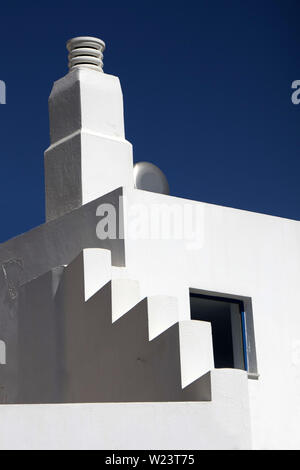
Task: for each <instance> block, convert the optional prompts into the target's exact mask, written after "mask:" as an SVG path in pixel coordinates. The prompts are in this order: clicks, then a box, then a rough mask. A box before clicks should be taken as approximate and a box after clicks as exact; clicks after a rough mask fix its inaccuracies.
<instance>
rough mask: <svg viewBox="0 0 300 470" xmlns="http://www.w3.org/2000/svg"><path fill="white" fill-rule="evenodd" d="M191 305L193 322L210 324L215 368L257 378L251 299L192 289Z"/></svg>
mask: <svg viewBox="0 0 300 470" xmlns="http://www.w3.org/2000/svg"><path fill="white" fill-rule="evenodd" d="M190 305H191V318H192V320H201V321H207V322H210V323H211V327H212V339H213V350H214V361H215V368H217V369H218V368H230V369H233V368H234V369H242V370H246V371H247V372H248V374H249V377H250V378H258V375H257V366H256V353H255V343H254V329H253V318H252V303H251V299H250V298H248V297H238V296H230V295H227V294H220V293H214V292H208V291H201V290H196V289H192V290H191V292H190Z"/></svg>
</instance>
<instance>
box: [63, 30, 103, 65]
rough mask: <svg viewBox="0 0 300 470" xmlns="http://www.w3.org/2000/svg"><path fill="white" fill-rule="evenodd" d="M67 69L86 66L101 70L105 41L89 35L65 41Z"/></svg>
mask: <svg viewBox="0 0 300 470" xmlns="http://www.w3.org/2000/svg"><path fill="white" fill-rule="evenodd" d="M67 49H68V51H69V64H68V65H69V69H70V70H74V69H75V68H78V67H87V68H90V69H94V70H98V72H103V51H104V49H105V42H104V41H102V39H98V38H93V37H90V36H79V37H77V38H72V39H69V41H68V42H67Z"/></svg>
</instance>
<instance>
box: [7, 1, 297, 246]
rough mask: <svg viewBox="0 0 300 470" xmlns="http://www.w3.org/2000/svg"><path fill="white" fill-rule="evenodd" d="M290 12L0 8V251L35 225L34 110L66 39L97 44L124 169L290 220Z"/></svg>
mask: <svg viewBox="0 0 300 470" xmlns="http://www.w3.org/2000/svg"><path fill="white" fill-rule="evenodd" d="M41 5H43V6H41ZM47 5H48V6H47ZM299 13H300V2H299V1H294V0H293V1H292V0H284V1H283V0H282V1H280V0H259V1H255V0H252V1H250V0H245V1H241V0H235V1H232V0H219V1H212V0H205V1H201V0H198V1H190V0H186V1H185V2H177V1H174V0H173V1H172V2H169V1H164V0H161V1H139V2H136V1H130V0H127V1H126V2H125V1H122V2H118V1H114V2H100V1H97V2H91V1H88V0H87V1H85V2H77V1H75V0H74V1H72V2H66V1H63V0H62V1H60V2H55V1H52V2H51V3H50V2H47V1H45V2H43V3H41V2H26V4H25V3H24V6H20V3H19V2H13V1H12V2H10V3H8V2H7V3H6V5H1V29H0V37H1V63H0V80H4V81H5V82H6V86H7V104H6V105H0V175H1V180H0V181H1V184H0V210H1V223H0V241H4V240H7V239H8V238H10V237H12V236H15V235H17V234H19V233H22V232H25V231H26V230H28V229H30V228H31V227H34V226H36V225H39V224H41V223H43V221H44V204H45V198H44V175H43V171H44V169H43V152H44V150H45V149H46V148H47V146H48V145H49V126H48V110H47V100H48V96H49V94H50V91H51V87H52V83H53V81H54V80H56V79H58V78H60V77H62V76H63V75H64V74H65V73H67V51H66V49H65V42H66V41H67V40H68V39H69V38H71V37H74V36H78V35H93V36H97V37H100V38H102V39H104V40H105V42H106V43H107V50H106V51H105V57H104V59H105V71H106V72H107V73H112V74H114V75H118V76H119V77H120V80H121V84H122V88H123V94H124V104H125V126H126V136H127V139H128V140H130V141H131V142H132V144H133V146H134V159H135V161H141V160H147V161H151V162H153V163H155V164H157V165H158V166H159V167H160V168H161V169H162V170H163V171H164V172H165V174H166V175H167V177H168V180H169V183H170V188H171V194H172V195H175V196H181V197H186V198H189V199H195V200H200V201H205V202H210V203H214V204H221V205H226V206H231V207H236V208H241V209H246V210H250V211H256V212H263V213H267V214H272V215H276V216H280V217H287V218H293V219H297V220H299V219H300V184H299V177H300V105H298V106H295V105H293V104H292V102H291V93H292V90H291V83H292V82H293V81H294V80H297V79H300V32H299V31H300V30H299Z"/></svg>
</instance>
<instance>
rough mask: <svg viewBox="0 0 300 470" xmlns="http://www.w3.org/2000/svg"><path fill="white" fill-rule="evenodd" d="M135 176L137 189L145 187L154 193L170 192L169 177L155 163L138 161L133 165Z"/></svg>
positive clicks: (145, 189) (144, 188)
mask: <svg viewBox="0 0 300 470" xmlns="http://www.w3.org/2000/svg"><path fill="white" fill-rule="evenodd" d="M133 178H134V186H135V187H136V189H143V190H144V191H151V192H152V193H160V194H170V188H169V183H168V181H167V178H166V177H165V175H164V174H163V172H162V171H161V170H160V169H159V168H158V167H157V166H156V165H153V163H149V162H139V163H136V164H135V165H134V167H133Z"/></svg>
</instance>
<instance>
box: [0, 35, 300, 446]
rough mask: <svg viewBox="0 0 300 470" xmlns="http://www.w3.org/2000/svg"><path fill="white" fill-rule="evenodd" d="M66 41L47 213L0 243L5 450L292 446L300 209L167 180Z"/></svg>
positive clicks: (110, 85) (91, 65)
mask: <svg viewBox="0 0 300 470" xmlns="http://www.w3.org/2000/svg"><path fill="white" fill-rule="evenodd" d="M68 48H69V52H70V55H69V68H70V71H69V73H68V74H67V75H66V76H65V77H63V78H62V79H60V80H58V81H57V82H56V83H55V84H54V87H53V90H52V92H51V95H50V100H49V109H50V135H51V144H50V147H49V148H48V150H47V151H46V153H45V176H46V201H47V207H46V213H47V221H46V223H45V224H44V225H42V226H40V227H37V228H36V229H33V230H31V231H30V232H28V233H26V234H23V235H21V236H19V237H16V238H14V239H12V240H10V241H8V242H6V243H4V244H2V245H1V246H0V262H1V270H0V403H1V406H0V436H1V438H0V448H1V449H10V448H26V449H30V448H34V449H38V448H43V449H45V448H55V449H58V448H64V449H65V448H68V449H72V448H75V449H84V448H89V449H90V448H97V449H172V448H173V449H292V448H298V449H299V448H300V432H299V422H300V310H299V302H298V292H299V285H300V243H299V242H300V223H299V222H298V221H294V220H287V219H282V218H278V217H272V216H268V215H262V214H256V213H251V212H246V211H242V210H236V209H231V208H228V207H221V206H216V205H211V204H206V203H201V202H194V201H190V200H184V199H180V198H175V197H172V196H169V195H167V194H161V193H160V191H165V189H166V187H167V184H166V181H165V180H164V179H163V175H160V174H159V171H158V170H157V169H156V167H153V166H152V167H151V165H147V164H142V165H138V166H135V168H133V158H132V146H131V144H130V143H129V142H128V141H127V140H126V139H125V135H124V119H123V101H122V92H121V88H120V84H119V80H118V78H117V77H115V76H112V75H107V74H105V73H103V72H102V52H103V49H104V43H103V42H102V41H100V40H97V39H95V38H76V39H73V40H71V41H69V43H68ZM160 185H161V187H160ZM138 188H143V189H144V190H143V189H138ZM146 189H148V190H146ZM149 189H150V190H149ZM151 189H152V191H151ZM154 191H158V192H154Z"/></svg>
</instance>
